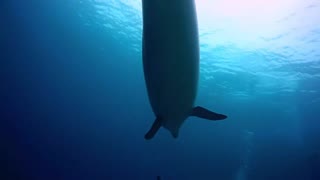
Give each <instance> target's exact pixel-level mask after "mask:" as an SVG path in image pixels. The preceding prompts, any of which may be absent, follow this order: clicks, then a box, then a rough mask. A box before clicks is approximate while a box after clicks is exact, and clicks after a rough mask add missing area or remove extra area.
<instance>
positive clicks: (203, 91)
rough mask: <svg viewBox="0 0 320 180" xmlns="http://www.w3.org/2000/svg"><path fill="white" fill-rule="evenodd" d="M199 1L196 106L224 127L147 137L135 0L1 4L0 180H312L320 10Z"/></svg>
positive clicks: (191, 126) (319, 131)
mask: <svg viewBox="0 0 320 180" xmlns="http://www.w3.org/2000/svg"><path fill="white" fill-rule="evenodd" d="M146 1H147V0H146ZM150 1H153V0H150ZM158 1H160V0H158ZM172 1H178V0H172ZM179 1H181V3H183V0H179ZM163 3H164V6H163V7H164V8H165V3H169V1H168V0H166V1H165V0H163ZM195 5H196V10H197V19H198V29H199V41H200V76H199V84H198V93H197V99H196V102H195V105H200V106H203V107H206V108H208V109H210V110H213V111H215V112H219V113H223V114H226V115H228V118H227V119H225V120H222V121H208V120H203V119H200V118H197V117H189V118H188V119H187V120H186V121H185V123H184V124H183V125H182V127H181V129H180V133H179V137H178V138H176V139H175V138H173V137H172V136H171V134H170V133H169V131H167V130H166V129H164V128H160V130H159V132H158V133H157V134H156V136H155V137H154V138H153V139H152V140H148V141H147V140H145V139H144V134H145V133H146V132H147V131H148V130H149V128H150V127H151V125H152V123H153V122H154V120H155V115H154V114H153V112H152V109H151V106H150V104H149V99H148V95H147V90H146V87H145V80H144V74H143V68H142V2H141V0H2V1H1V3H0V15H1V16H0V32H1V34H0V39H1V44H0V45H1V56H0V74H1V77H0V80H1V84H0V87H1V88H0V92H1V93H0V95H1V96H0V97H1V99H0V102H1V104H0V105H1V108H0V112H1V113H0V125H1V127H0V130H1V131H0V140H1V143H0V144H1V145H0V158H1V159H0V164H1V166H0V179H1V180H16V179H17V180H29V179H30V180H320V1H319V0H281V1H279V0H237V1H235V0H195Z"/></svg>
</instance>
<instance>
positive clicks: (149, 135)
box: [144, 117, 162, 140]
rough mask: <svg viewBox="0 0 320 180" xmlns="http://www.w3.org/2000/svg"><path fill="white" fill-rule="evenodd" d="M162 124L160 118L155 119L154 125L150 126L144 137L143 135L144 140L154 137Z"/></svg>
mask: <svg viewBox="0 0 320 180" xmlns="http://www.w3.org/2000/svg"><path fill="white" fill-rule="evenodd" d="M161 124H162V120H161V118H160V117H157V118H156V120H155V121H154V123H153V124H152V126H151V128H150V130H149V131H148V132H147V134H146V135H144V138H145V139H146V140H149V139H152V138H153V137H154V135H155V134H156V133H157V132H158V130H159V129H160V127H161Z"/></svg>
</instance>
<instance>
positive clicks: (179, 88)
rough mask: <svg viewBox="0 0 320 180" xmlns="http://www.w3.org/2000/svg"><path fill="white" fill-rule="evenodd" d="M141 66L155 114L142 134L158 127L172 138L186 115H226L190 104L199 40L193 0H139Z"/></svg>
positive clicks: (194, 91) (213, 117) (150, 133)
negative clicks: (149, 126)
mask: <svg viewBox="0 0 320 180" xmlns="http://www.w3.org/2000/svg"><path fill="white" fill-rule="evenodd" d="M142 9H143V69H144V76H145V82H146V87H147V91H148V97H149V101H150V104H151V107H152V110H153V112H154V114H155V116H156V120H155V121H154V123H153V125H152V127H151V128H150V130H149V131H148V132H147V134H146V135H145V139H151V138H152V137H153V136H154V135H155V134H156V132H157V131H158V129H159V128H160V127H161V126H162V127H164V128H166V129H168V130H169V131H170V132H171V134H172V135H173V137H178V134H179V128H180V127H181V125H182V124H183V122H184V121H185V120H186V119H187V118H188V117H189V116H197V117H201V118H205V119H210V120H221V119H225V118H226V117H227V116H225V115H222V114H218V113H214V112H211V111H209V110H207V109H205V108H203V107H200V106H197V107H194V101H195V98H196V94H197V86H198V76H199V40H198V27H197V17H196V10H195V4H194V1H193V0H142Z"/></svg>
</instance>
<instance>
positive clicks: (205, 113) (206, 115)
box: [190, 106, 227, 121]
mask: <svg viewBox="0 0 320 180" xmlns="http://www.w3.org/2000/svg"><path fill="white" fill-rule="evenodd" d="M190 116H196V117H199V118H203V119H208V120H214V121H215V120H223V119H226V118H227V116H226V115H223V114H218V113H215V112H212V111H210V110H208V109H205V108H203V107H201V106H197V107H194V108H193V109H192V112H191V115H190Z"/></svg>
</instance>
